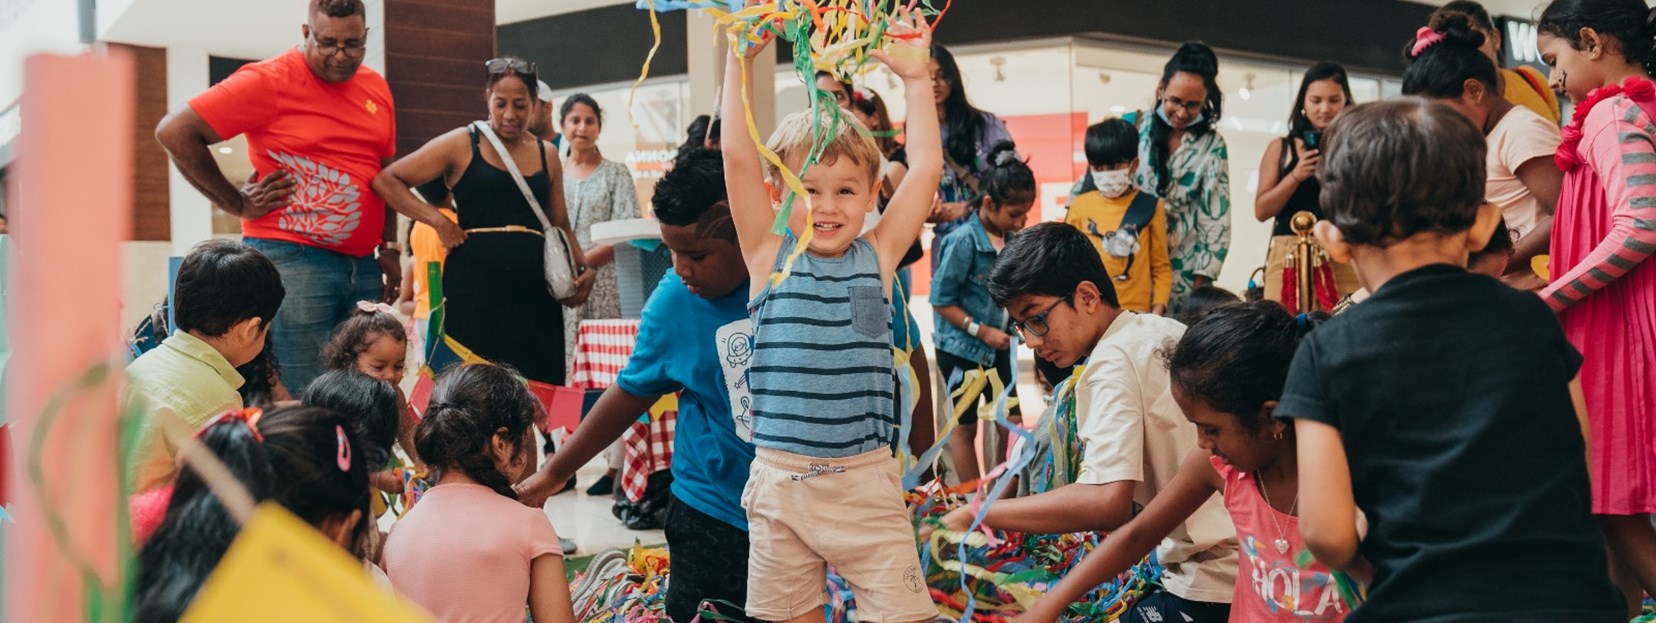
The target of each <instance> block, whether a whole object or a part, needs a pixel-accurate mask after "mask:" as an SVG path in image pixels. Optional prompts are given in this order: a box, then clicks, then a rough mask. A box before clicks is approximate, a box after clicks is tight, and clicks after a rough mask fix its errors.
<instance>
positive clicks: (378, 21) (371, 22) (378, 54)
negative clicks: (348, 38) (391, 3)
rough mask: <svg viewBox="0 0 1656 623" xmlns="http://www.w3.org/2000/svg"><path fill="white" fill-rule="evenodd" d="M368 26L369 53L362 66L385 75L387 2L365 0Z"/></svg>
mask: <svg viewBox="0 0 1656 623" xmlns="http://www.w3.org/2000/svg"><path fill="white" fill-rule="evenodd" d="M362 6H363V9H364V10H365V11H364V12H365V16H364V17H366V18H367V19H366V23H367V26H368V53H367V54H366V55H364V56H363V59H362V64H363V65H366V66H368V67H369V68H371V69H373V70H374V71H377V72H379V73H380V75H382V76H383V75H385V34H386V33H385V0H363V3H362Z"/></svg>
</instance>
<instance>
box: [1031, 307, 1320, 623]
mask: <svg viewBox="0 0 1656 623" xmlns="http://www.w3.org/2000/svg"><path fill="white" fill-rule="evenodd" d="M1311 324H1312V323H1311V321H1310V320H1309V319H1307V318H1305V317H1304V316H1301V317H1299V318H1298V319H1296V318H1295V317H1293V316H1289V315H1288V312H1287V311H1285V310H1284V309H1283V308H1282V306H1281V305H1279V304H1277V303H1274V302H1270V301H1259V302H1254V303H1245V304H1236V305H1227V306H1224V307H1220V308H1218V309H1216V310H1214V311H1213V312H1212V313H1211V314H1210V315H1208V316H1207V317H1205V318H1203V319H1202V320H1201V321H1200V322H1198V323H1196V325H1195V326H1193V327H1191V328H1190V330H1189V331H1187V332H1186V333H1185V334H1184V337H1182V338H1180V340H1179V342H1178V345H1177V346H1175V347H1174V348H1173V349H1172V350H1171V352H1169V353H1168V354H1167V367H1168V374H1169V375H1170V376H1171V378H1172V381H1173V385H1172V389H1173V399H1174V401H1176V402H1178V403H1179V408H1180V409H1181V410H1182V411H1184V415H1185V418H1186V419H1189V420H1190V421H1191V423H1193V424H1195V425H1196V430H1197V432H1198V437H1197V447H1196V448H1195V449H1193V450H1191V452H1190V454H1189V456H1187V457H1186V458H1185V460H1184V463H1183V464H1182V465H1180V467H1179V473H1178V475H1177V476H1175V477H1174V478H1173V482H1172V483H1171V484H1170V485H1168V487H1167V488H1166V489H1165V490H1163V491H1162V492H1161V493H1160V494H1158V495H1156V497H1155V499H1153V500H1151V501H1150V504H1149V505H1148V506H1146V507H1144V511H1143V512H1141V513H1139V515H1138V516H1137V517H1134V518H1133V520H1132V521H1131V522H1128V524H1127V525H1125V526H1122V527H1121V529H1120V530H1117V531H1115V532H1113V533H1111V534H1110V535H1109V538H1106V539H1104V542H1103V543H1102V544H1100V545H1099V546H1098V549H1097V550H1095V551H1093V552H1092V553H1091V554H1088V555H1087V558H1086V560H1084V561H1083V562H1082V563H1081V566H1080V567H1078V568H1077V569H1076V570H1075V571H1074V572H1072V573H1070V574H1069V575H1068V576H1065V578H1064V580H1063V581H1062V582H1060V583H1059V584H1058V585H1057V586H1056V587H1054V588H1053V589H1052V591H1051V592H1050V593H1049V594H1048V595H1047V596H1046V597H1045V598H1043V599H1041V600H1040V601H1038V602H1036V603H1035V605H1034V606H1033V607H1031V608H1030V609H1029V612H1027V613H1026V614H1024V616H1022V617H1020V618H1019V619H1018V623H1046V622H1050V621H1056V620H1059V619H1060V618H1061V615H1062V614H1063V613H1064V610H1065V609H1066V608H1068V607H1069V605H1070V604H1071V603H1073V602H1075V601H1076V600H1077V599H1080V598H1081V597H1082V596H1083V595H1085V594H1086V593H1087V592H1088V591H1090V590H1092V589H1093V587H1096V586H1098V584H1099V583H1101V582H1103V581H1105V580H1107V579H1109V578H1112V577H1115V576H1116V575H1118V574H1120V573H1121V572H1123V571H1125V570H1127V569H1128V568H1129V567H1131V566H1132V565H1134V564H1135V563H1137V562H1138V561H1140V560H1142V559H1143V558H1144V556H1145V555H1147V554H1149V553H1150V551H1151V550H1152V549H1154V548H1155V547H1156V545H1157V544H1159V543H1161V542H1162V539H1164V538H1166V537H1167V535H1168V534H1170V533H1172V532H1173V530H1174V529H1175V528H1177V527H1179V525H1180V524H1182V523H1183V522H1184V521H1185V520H1186V519H1187V518H1189V517H1190V515H1191V514H1192V513H1194V512H1196V509H1197V508H1199V507H1201V505H1202V504H1203V503H1204V502H1206V501H1207V500H1208V498H1211V497H1213V494H1215V493H1221V494H1223V495H1224V497H1225V510H1227V511H1229V512H1230V517H1231V521H1232V522H1234V523H1235V524H1236V537H1237V540H1238V541H1239V542H1240V544H1241V554H1242V555H1241V558H1240V564H1241V567H1242V568H1241V570H1240V572H1239V573H1237V574H1236V589H1235V592H1234V593H1233V597H1232V599H1233V601H1232V602H1231V608H1230V620H1231V621H1233V622H1238V621H1240V622H1246V623H1268V622H1274V621H1283V622H1287V621H1294V622H1316V623H1334V622H1337V621H1343V620H1344V619H1345V616H1346V613H1347V612H1348V611H1349V610H1350V609H1351V607H1352V604H1348V603H1346V602H1345V601H1344V600H1343V598H1342V597H1341V593H1340V589H1339V587H1338V586H1337V582H1336V580H1335V576H1334V574H1333V572H1331V571H1329V569H1328V567H1326V566H1324V565H1323V564H1322V563H1320V562H1317V561H1316V560H1315V559H1312V558H1311V557H1310V556H1309V555H1306V553H1305V551H1304V549H1305V546H1304V545H1303V544H1302V543H1301V541H1300V534H1299V518H1298V517H1297V516H1296V511H1297V510H1298V507H1299V482H1298V479H1297V475H1298V472H1299V468H1298V464H1299V462H1298V460H1297V459H1296V457H1295V448H1296V446H1295V443H1294V428H1293V426H1291V425H1289V423H1288V422H1286V421H1284V420H1279V419H1277V418H1275V417H1273V416H1272V411H1273V409H1275V408H1276V405H1277V400H1278V399H1279V398H1280V397H1281V395H1282V387H1283V384H1284V382H1285V381H1286V378H1287V376H1288V365H1289V363H1290V362H1292V361H1293V359H1294V351H1295V349H1296V348H1297V347H1298V346H1299V343H1300V338H1301V337H1302V336H1304V335H1305V333H1306V332H1307V331H1310V330H1311ZM1302 560H1303V561H1305V562H1304V564H1301V561H1302ZM1168 620H1173V619H1168Z"/></svg>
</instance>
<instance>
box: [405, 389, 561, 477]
mask: <svg viewBox="0 0 1656 623" xmlns="http://www.w3.org/2000/svg"><path fill="white" fill-rule="evenodd" d="M431 400H432V403H431V407H430V408H429V409H428V410H427V411H426V414H425V417H424V418H422V419H421V420H420V424H419V426H417V427H415V429H414V448H415V450H416V451H417V452H418V453H419V455H420V458H421V459H423V460H425V462H426V464H427V465H429V466H431V468H432V469H433V470H434V471H435V477H436V478H441V477H442V475H443V473H444V472H447V471H448V470H457V471H459V472H460V473H462V474H465V475H466V477H468V478H471V479H472V480H475V481H477V483H478V484H480V485H483V486H486V487H489V488H490V489H493V490H494V491H495V492H496V493H499V494H501V495H503V496H506V497H508V498H512V499H514V500H515V499H517V492H515V491H513V490H512V484H513V483H512V481H511V479H510V478H508V477H507V475H506V474H503V473H501V472H500V470H499V469H496V468H495V462H494V455H493V453H492V452H491V450H490V448H491V447H492V444H493V441H494V438H495V435H504V436H505V437H506V439H507V440H508V441H509V443H510V444H511V447H512V454H513V456H517V455H518V454H520V453H521V452H523V450H524V447H523V446H524V445H525V444H524V441H523V439H524V436H525V435H526V433H527V432H528V431H529V429H530V427H532V426H533V425H534V423H535V421H536V419H538V417H539V414H540V403H539V401H537V400H535V397H534V396H533V395H532V394H530V393H529V390H528V388H527V387H525V386H524V383H523V381H522V380H521V379H519V378H518V377H517V376H516V375H515V374H514V373H513V372H512V371H511V369H510V368H506V367H502V366H495V365H489V364H469V365H464V366H460V367H457V368H454V369H452V370H449V371H448V372H445V373H444V374H443V376H442V378H440V379H438V380H437V387H436V389H435V390H433V391H432V396H431Z"/></svg>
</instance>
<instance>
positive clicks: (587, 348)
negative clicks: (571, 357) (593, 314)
mask: <svg viewBox="0 0 1656 623" xmlns="http://www.w3.org/2000/svg"><path fill="white" fill-rule="evenodd" d="M636 341H638V321H637V320H582V321H581V328H580V329H579V330H578V331H577V332H576V334H575V369H574V370H571V371H570V377H569V379H570V383H571V384H572V385H574V386H575V387H579V388H581V389H604V388H606V387H609V386H610V385H611V384H613V383H615V377H616V375H619V374H621V369H622V368H625V367H627V358H628V357H631V356H632V351H633V342H636Z"/></svg>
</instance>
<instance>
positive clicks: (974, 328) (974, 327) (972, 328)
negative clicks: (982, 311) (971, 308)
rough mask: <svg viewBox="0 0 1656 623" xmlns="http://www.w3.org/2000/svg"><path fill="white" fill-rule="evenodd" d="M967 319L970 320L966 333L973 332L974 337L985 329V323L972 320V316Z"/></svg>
mask: <svg viewBox="0 0 1656 623" xmlns="http://www.w3.org/2000/svg"><path fill="white" fill-rule="evenodd" d="M967 320H968V322H967V324H966V333H968V334H971V336H972V337H977V336H978V331H981V330H982V329H983V325H981V324H978V321H976V320H972V319H970V318H968V319H967Z"/></svg>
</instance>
